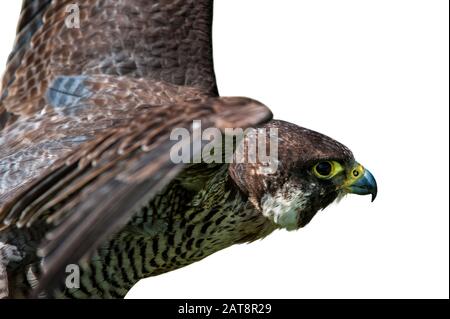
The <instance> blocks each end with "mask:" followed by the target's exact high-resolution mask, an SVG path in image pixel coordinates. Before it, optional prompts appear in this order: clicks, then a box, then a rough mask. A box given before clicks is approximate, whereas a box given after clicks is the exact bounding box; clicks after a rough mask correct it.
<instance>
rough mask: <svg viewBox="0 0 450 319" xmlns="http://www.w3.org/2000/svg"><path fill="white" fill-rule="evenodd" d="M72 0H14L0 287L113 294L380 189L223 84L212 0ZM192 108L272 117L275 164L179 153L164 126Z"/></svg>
mask: <svg viewBox="0 0 450 319" xmlns="http://www.w3.org/2000/svg"><path fill="white" fill-rule="evenodd" d="M72 2H73V1H68V0H58V1H56V0H24V1H23V7H22V13H21V16H20V21H19V24H18V31H17V38H16V41H15V45H14V48H13V51H12V53H11V55H10V56H9V59H8V63H7V67H6V72H5V74H4V76H3V81H2V88H1V100H0V297H6V298H28V297H42V298H122V297H124V296H125V295H126V293H127V292H128V290H129V289H130V288H131V287H132V286H133V285H134V284H135V283H136V282H137V281H139V280H140V279H142V278H146V277H150V276H156V275H159V274H162V273H165V272H169V271H172V270H175V269H178V268H181V267H184V266H186V265H189V264H192V263H194V262H196V261H200V260H202V259H203V258H205V257H207V256H209V255H211V254H213V253H215V252H217V251H219V250H222V249H224V248H227V247H230V246H232V245H235V244H239V243H246V242H252V241H255V240H258V239H261V238H264V237H265V236H267V235H269V234H270V233H272V232H273V231H274V230H276V229H287V230H297V229H299V228H301V227H304V226H305V225H307V224H308V223H309V222H310V221H311V219H312V218H313V217H314V215H315V214H316V213H317V212H318V211H320V210H322V209H324V208H325V207H327V206H328V205H329V204H330V203H332V202H334V201H335V200H336V199H338V198H340V197H342V196H344V195H345V194H349V193H353V194H359V195H368V194H370V195H372V199H375V197H376V194H377V185H376V182H375V179H374V177H373V176H372V174H371V173H370V172H369V171H368V170H367V169H365V168H364V167H363V166H362V165H360V164H359V163H358V162H357V161H356V160H355V158H354V156H353V154H352V152H351V151H350V150H349V149H348V148H347V147H345V146H344V145H342V144H341V143H339V142H337V141H335V140H333V139H332V138H329V137H327V136H325V135H323V134H320V133H317V132H314V131H312V130H309V129H306V128H302V127H298V126H296V125H294V124H290V123H287V122H284V121H279V120H273V119H272V113H271V112H270V110H269V109H268V108H267V107H266V106H264V105H263V104H261V103H259V102H257V101H255V100H252V99H249V98H244V97H220V96H219V94H218V89H217V86H216V80H215V74H214V66H213V58H212V56H213V55H212V35H211V29H212V28H211V26H212V15H213V14H212V13H213V0H125V1H104V0H101V1H97V0H95V1H93V0H79V1H77V2H78V5H73V4H72ZM195 121H201V123H202V126H203V128H217V129H220V132H222V133H223V132H225V130H226V129H227V128H242V129H247V128H255V129H257V130H261V129H262V130H263V132H268V131H271V129H275V130H276V132H277V142H278V146H277V169H276V170H274V171H272V172H269V171H267V170H266V167H265V164H264V163H262V162H260V161H243V162H241V161H240V162H238V161H232V162H222V163H220V162H208V163H207V162H206V161H200V162H195V161H194V162H192V163H187V164H186V163H185V164H180V163H175V162H174V161H173V160H171V157H170V153H171V150H172V149H173V147H174V144H175V141H173V140H172V139H171V138H170V136H171V132H172V131H173V130H174V129H176V128H184V129H186V130H188V131H189V132H193V130H194V128H193V127H194V125H193V123H194V122H195ZM224 134H225V133H224ZM266 137H269V136H266ZM266 137H264V138H263V139H265V138H266ZM249 141H250V139H249V137H248V136H245V138H244V139H243V141H242V144H241V145H243V146H244V149H247V148H249V143H250V142H249ZM186 144H187V147H189V148H192V149H193V153H192V154H191V156H194V155H195V154H198V153H199V152H201V151H202V150H204V148H205V147H206V145H205V144H204V143H200V145H197V146H195V145H193V144H194V142H193V140H189V141H188V142H187V143H186ZM237 149H238V148H237V147H236V148H234V149H233V152H235V153H237V152H238V151H237ZM234 155H236V154H234ZM69 276H72V277H70V278H69Z"/></svg>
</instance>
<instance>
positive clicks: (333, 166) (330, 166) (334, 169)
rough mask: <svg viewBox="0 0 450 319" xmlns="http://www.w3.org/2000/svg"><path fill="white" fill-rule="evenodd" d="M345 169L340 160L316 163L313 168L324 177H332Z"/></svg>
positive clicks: (314, 171) (319, 175) (318, 175)
mask: <svg viewBox="0 0 450 319" xmlns="http://www.w3.org/2000/svg"><path fill="white" fill-rule="evenodd" d="M342 170H343V168H342V166H341V164H339V163H338V162H335V161H333V162H330V161H324V162H320V163H318V164H316V165H315V166H314V168H313V173H314V174H315V175H316V176H317V177H319V178H322V179H327V178H331V177H333V176H335V175H337V174H338V173H340V172H341V171H342Z"/></svg>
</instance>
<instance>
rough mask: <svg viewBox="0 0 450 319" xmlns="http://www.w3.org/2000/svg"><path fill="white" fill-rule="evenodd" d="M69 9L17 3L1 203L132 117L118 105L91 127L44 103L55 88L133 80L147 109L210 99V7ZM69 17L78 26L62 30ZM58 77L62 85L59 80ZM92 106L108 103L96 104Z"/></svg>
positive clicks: (204, 3)
mask: <svg viewBox="0 0 450 319" xmlns="http://www.w3.org/2000/svg"><path fill="white" fill-rule="evenodd" d="M76 3H77V4H78V9H79V12H72V11H71V10H68V9H70V8H72V7H70V6H69V5H72V4H73V1H70V0H58V1H52V0H24V1H23V8H22V13H21V16H20V21H19V24H18V33H17V37H16V41H15V44H14V48H13V51H12V53H11V55H10V57H9V59H8V64H7V67H6V71H5V73H4V76H3V81H2V88H1V98H0V176H1V178H0V203H2V202H5V201H6V200H8V199H9V198H10V197H11V196H14V195H15V194H16V193H17V192H18V191H20V189H21V188H22V186H23V185H25V184H26V183H27V182H28V181H30V180H32V179H33V178H35V177H36V176H37V175H39V173H40V172H41V171H42V170H43V169H45V168H46V167H48V166H49V165H51V164H52V163H53V162H54V161H55V160H56V159H58V158H59V157H61V156H63V155H65V154H67V153H68V152H70V151H72V150H73V149H74V148H76V147H77V146H78V145H80V144H81V143H82V142H84V141H87V140H89V139H91V138H93V137H95V136H96V135H97V134H99V133H101V132H102V131H103V130H106V129H108V128H109V127H116V126H118V125H120V124H121V123H122V124H123V123H124V122H126V121H125V120H126V119H127V118H128V119H129V118H132V117H133V116H134V115H135V114H138V113H139V110H136V111H133V110H129V109H130V108H136V107H137V105H136V104H135V103H132V101H129V100H126V99H125V103H123V104H122V105H120V107H119V108H120V109H121V114H118V110H117V109H116V110H114V111H111V112H112V113H113V114H112V115H111V114H106V113H103V115H99V116H97V117H96V120H95V121H94V120H93V118H94V117H93V116H92V114H89V115H86V114H84V115H85V118H80V117H78V118H75V117H74V116H68V115H70V114H68V112H65V113H63V112H55V107H54V105H51V104H52V103H51V102H52V101H49V100H48V98H47V97H48V95H49V92H50V91H53V92H55V91H57V90H60V89H61V86H62V85H66V86H67V85H71V84H72V85H75V86H76V85H78V84H79V83H82V82H83V81H82V80H83V79H84V78H86V77H91V76H93V77H96V76H99V75H103V76H104V77H105V78H107V77H109V79H111V78H114V77H117V78H120V80H119V81H116V80H111V81H110V83H116V84H117V83H122V84H125V83H127V82H129V83H131V82H133V81H135V80H140V81H142V82H141V83H144V82H145V83H148V85H144V84H136V85H141V86H147V87H149V86H150V88H151V91H152V93H153V95H151V94H148V95H147V97H148V96H150V100H147V101H146V103H147V104H152V105H154V104H158V105H161V104H170V103H173V100H174V99H175V98H177V99H178V100H182V99H195V98H198V97H200V96H202V97H203V98H207V97H211V96H217V87H216V82H215V76H214V68H213V60H212V45H211V28H212V5H213V3H212V0H200V1H198V0H195V1H194V0H187V1H178V0H170V1H157V0H146V1H142V0H127V1H102V2H101V3H99V2H98V1H93V0H81V1H77V2H76ZM75 13H77V14H78V15H77V16H78V17H79V28H77V27H72V26H73V25H70V26H68V25H67V21H69V22H70V21H71V20H70V18H71V17H72V14H75ZM61 78H63V79H64V78H65V79H70V80H68V81H67V82H64V81H63V83H61V81H59V82H58V80H61ZM144 80H145V81H144ZM146 81H147V82H146ZM133 83H135V82H133ZM122 84H121V85H122ZM125 86H126V87H128V88H130V85H128V86H127V85H125ZM131 86H132V85H131ZM152 86H154V87H152ZM52 88H53V90H52ZM131 89H133V87H131ZM93 90H94V92H95V90H96V88H93ZM156 90H158V92H156ZM72 91H73V88H72V89H71V88H67V89H66V93H68V94H69V95H70V94H73V93H75V95H76V94H78V93H79V92H72ZM178 91H180V92H178ZM125 92H126V91H125V89H123V90H122V94H124V93H125ZM104 93H105V94H108V92H104ZM68 94H65V96H68ZM74 97H75V96H74ZM147 97H146V98H147ZM63 103H64V102H63ZM96 103H97V104H99V105H103V104H104V103H106V102H105V99H103V100H102V97H100V98H99V99H98V100H97V101H96ZM115 105H117V103H116V104H115ZM140 111H141V112H143V111H144V110H140ZM100 112H102V111H100ZM99 117H102V120H101V121H100V123H99V122H98V118H99ZM81 122H82V123H81Z"/></svg>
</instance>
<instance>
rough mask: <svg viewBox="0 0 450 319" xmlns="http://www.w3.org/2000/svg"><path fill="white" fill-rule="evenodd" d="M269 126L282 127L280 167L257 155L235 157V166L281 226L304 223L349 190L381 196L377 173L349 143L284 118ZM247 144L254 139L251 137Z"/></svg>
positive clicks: (240, 180) (253, 197)
mask: <svg viewBox="0 0 450 319" xmlns="http://www.w3.org/2000/svg"><path fill="white" fill-rule="evenodd" d="M263 128H264V129H265V130H264V131H265V132H269V131H270V129H277V131H278V154H277V169H276V170H275V171H273V172H270V173H268V172H267V170H265V169H264V168H265V166H266V164H262V163H259V162H258V161H256V163H249V162H245V163H233V164H231V165H230V167H229V171H230V176H231V178H232V179H233V180H234V182H235V183H236V184H237V186H238V187H239V188H240V190H241V191H242V192H243V193H245V194H246V195H247V196H248V198H249V200H250V201H251V202H252V203H253V205H254V206H255V207H256V209H258V210H259V211H260V212H261V213H262V214H263V215H264V216H266V217H267V218H269V219H270V220H272V221H273V223H275V224H276V225H277V226H278V227H280V228H285V229H287V230H296V229H299V228H301V227H304V226H305V225H307V224H308V223H309V222H310V221H311V219H312V218H313V217H314V215H315V214H316V213H317V212H318V211H320V210H322V209H324V208H326V207H327V206H328V205H330V204H331V203H332V202H334V201H335V200H337V199H339V198H342V197H343V196H345V195H346V194H358V195H372V201H374V200H375V198H376V196H377V184H376V181H375V178H374V177H373V175H372V174H371V173H370V172H369V171H368V170H367V169H365V168H364V167H363V166H362V165H361V164H359V163H358V162H357V161H356V160H355V158H354V157H353V154H352V152H351V151H350V150H349V149H348V148H347V147H346V146H344V145H342V144H341V143H339V142H337V141H335V140H333V139H331V138H330V137H328V136H325V135H323V134H320V133H317V132H314V131H312V130H309V129H305V128H302V127H299V126H297V125H294V124H291V123H287V122H283V121H271V122H269V123H267V124H266V125H264V126H263ZM267 134H269V133H267ZM267 136H268V135H266V137H267ZM243 144H244V145H246V144H248V140H247V138H246V139H244V142H243ZM244 148H245V147H244Z"/></svg>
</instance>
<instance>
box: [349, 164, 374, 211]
mask: <svg viewBox="0 0 450 319" xmlns="http://www.w3.org/2000/svg"><path fill="white" fill-rule="evenodd" d="M360 167H361V166H360ZM359 171H360V173H361V174H360V175H359V176H358V177H357V178H353V179H352V181H351V182H350V183H349V184H347V185H346V189H347V191H348V192H349V193H351V194H357V195H369V194H371V195H372V202H373V201H374V200H375V198H377V193H378V187H377V181H376V180H375V177H373V175H372V173H370V172H369V170H367V169H365V168H362V167H361V169H360V170H359Z"/></svg>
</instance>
